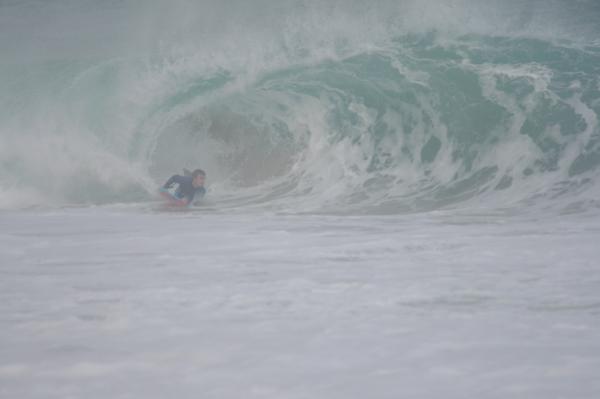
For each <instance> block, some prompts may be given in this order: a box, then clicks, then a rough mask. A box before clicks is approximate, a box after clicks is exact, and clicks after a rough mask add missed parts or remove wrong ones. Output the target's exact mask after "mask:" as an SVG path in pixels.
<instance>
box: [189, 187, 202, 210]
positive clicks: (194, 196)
mask: <svg viewBox="0 0 600 399" xmlns="http://www.w3.org/2000/svg"><path fill="white" fill-rule="evenodd" d="M205 193H206V189H205V188H204V187H201V188H199V189H197V190H196V191H194V192H193V193H192V194H190V195H189V196H186V199H187V200H188V206H191V205H192V204H193V203H194V200H195V199H200V198H202V197H204V194H205Z"/></svg>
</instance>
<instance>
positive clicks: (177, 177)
mask: <svg viewBox="0 0 600 399" xmlns="http://www.w3.org/2000/svg"><path fill="white" fill-rule="evenodd" d="M182 179H183V180H185V179H184V177H183V176H180V175H173V176H171V178H170V179H169V180H167V182H166V183H165V184H164V186H163V188H171V186H173V184H174V183H177V184H181V183H182V181H181V180H182Z"/></svg>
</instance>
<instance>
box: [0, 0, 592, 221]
mask: <svg viewBox="0 0 600 399" xmlns="http://www.w3.org/2000/svg"><path fill="white" fill-rule="evenodd" d="M259 3H260V4H258V5H257V4H255V5H254V6H253V7H250V6H248V5H246V4H245V2H239V3H238V4H234V5H230V6H229V7H225V6H219V7H217V6H216V5H212V4H210V3H200V4H195V3H191V2H186V1H180V2H176V3H173V4H170V5H169V6H167V5H165V4H162V3H157V4H153V5H151V6H146V7H144V8H143V9H139V8H137V7H139V4H134V3H132V2H114V3H111V4H110V5H104V6H102V7H99V6H97V5H94V3H92V2H89V3H88V2H77V3H76V2H69V1H61V2H51V3H48V4H45V3H38V2H18V3H10V2H0V10H1V11H4V12H3V13H2V15H4V16H3V17H2V18H3V19H4V21H5V22H6V21H12V23H10V24H0V26H3V28H1V29H0V34H2V36H3V37H4V39H1V40H0V49H2V50H3V53H5V54H10V57H8V58H6V59H4V60H2V61H0V89H1V90H0V93H1V94H0V105H1V109H0V138H1V139H2V141H1V143H0V208H20V207H26V206H32V205H42V206H62V205H66V204H112V203H123V202H136V203H137V202H145V201H148V200H151V199H152V196H153V193H154V190H155V189H156V187H157V185H158V184H160V183H162V181H163V180H164V179H166V178H167V177H169V176H170V175H171V174H173V173H176V172H178V171H179V170H180V169H181V168H183V167H187V168H196V167H202V168H204V169H205V170H207V172H208V175H209V183H210V184H209V201H211V202H213V203H215V204H218V205H219V206H223V207H236V208H253V207H259V208H264V207H267V208H269V209H276V210H284V211H290V212H347V213H399V212H412V211H421V210H430V209H439V208H447V207H465V206H473V205H476V206H487V207H502V208H504V207H509V208H510V207H523V206H541V207H550V208H552V207H556V206H558V207H560V208H561V209H565V208H569V209H575V210H577V209H589V208H597V207H598V204H599V203H600V202H598V201H597V200H596V198H597V197H598V193H599V190H598V184H599V181H598V170H599V166H600V128H599V124H598V115H600V80H599V79H600V43H599V42H598V36H597V33H598V32H597V31H595V30H594V29H595V27H594V26H593V25H594V22H593V21H596V20H597V17H600V11H599V9H598V8H599V7H598V6H597V5H596V4H595V2H593V1H590V2H586V1H582V2H577V3H576V5H570V6H569V5H568V4H571V3H568V2H535V1H533V2H532V1H529V2H518V1H513V2H502V3H500V2H487V3H486V7H483V6H482V5H479V6H477V4H479V3H475V2H467V1H456V2H450V3H449V2H439V3H438V2H434V1H430V2H425V3H423V2H421V3H417V2H411V1H405V2H379V3H375V4H372V5H370V6H364V5H359V4H358V3H356V4H354V3H352V2H346V3H343V2H339V3H335V2H333V3H328V5H327V6H325V5H322V4H313V3H309V2H299V1H289V2H283V3H277V4H278V5H277V6H274V5H270V4H269V3H268V2H259ZM525 3H526V4H525ZM261 6H262V8H261ZM261 10H262V11H261ZM264 10H268V12H264ZM440 13H441V14H442V15H445V16H446V18H445V19H444V18H441V17H440V15H439V14H440ZM47 14H52V15H53V16H54V17H56V18H57V19H56V18H55V19H53V21H55V22H52V23H51V22H48V20H49V19H48V18H47V17H46V16H47ZM207 14H208V15H207ZM109 17H110V20H111V21H112V24H111V25H110V26H109V27H106V26H104V25H103V24H102V23H101V21H105V20H106V19H108V18H109ZM0 22H2V21H0ZM32 24H37V25H36V26H37V29H36V32H37V34H34V33H32V32H30V31H29V29H32V26H30V25H32ZM59 24H60V25H61V26H62V27H63V28H64V27H65V26H66V28H70V29H73V30H76V31H77V32H79V33H80V34H79V36H78V38H79V39H78V40H75V39H74V38H73V37H71V36H70V35H68V33H64V31H63V30H61V29H59V27H60V26H59ZM66 28H65V29H66ZM67 30H68V29H67ZM61 32H63V33H61ZM8 33H10V35H8V36H10V37H11V38H13V39H12V40H11V41H9V40H8V39H6V37H7V34H8ZM119 35H123V36H124V37H125V38H126V39H122V38H121V37H120V36H119ZM118 36H119V37H118ZM15 40H16V42H15ZM19 40H21V42H19Z"/></svg>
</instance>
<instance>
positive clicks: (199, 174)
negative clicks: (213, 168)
mask: <svg viewBox="0 0 600 399" xmlns="http://www.w3.org/2000/svg"><path fill="white" fill-rule="evenodd" d="M192 179H193V180H192V181H193V183H192V184H193V185H194V187H202V186H203V185H204V180H205V179H206V172H204V171H203V170H202V169H196V170H195V171H193V172H192Z"/></svg>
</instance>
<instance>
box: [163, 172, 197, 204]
mask: <svg viewBox="0 0 600 399" xmlns="http://www.w3.org/2000/svg"><path fill="white" fill-rule="evenodd" d="M193 181H194V178H193V177H192V176H180V175H173V176H171V178H170V179H169V180H167V182H166V183H165V185H164V186H163V188H164V189H169V188H171V187H172V186H173V184H174V183H177V184H179V187H177V190H176V191H175V196H176V197H177V198H179V199H183V198H187V200H188V204H191V203H192V201H193V200H194V198H195V197H198V198H200V197H203V196H204V194H205V193H206V189H205V188H204V186H202V187H194V185H193V184H192V182H193Z"/></svg>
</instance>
